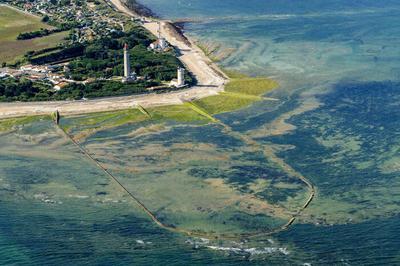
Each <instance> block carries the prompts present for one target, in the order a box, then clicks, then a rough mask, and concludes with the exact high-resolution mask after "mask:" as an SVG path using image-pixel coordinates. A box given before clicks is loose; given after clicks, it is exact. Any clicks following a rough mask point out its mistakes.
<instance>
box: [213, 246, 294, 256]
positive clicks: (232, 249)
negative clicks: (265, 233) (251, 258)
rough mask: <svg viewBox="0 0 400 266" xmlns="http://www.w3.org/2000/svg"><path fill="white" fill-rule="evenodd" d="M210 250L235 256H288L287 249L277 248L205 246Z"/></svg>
mask: <svg viewBox="0 0 400 266" xmlns="http://www.w3.org/2000/svg"><path fill="white" fill-rule="evenodd" d="M206 247H207V248H209V249H212V250H219V251H229V252H233V253H237V254H243V253H247V254H250V255H263V254H273V253H281V254H283V255H289V254H290V252H289V251H288V250H287V248H277V247H264V248H235V247H221V246H206Z"/></svg>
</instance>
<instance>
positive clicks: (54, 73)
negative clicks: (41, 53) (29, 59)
mask: <svg viewBox="0 0 400 266" xmlns="http://www.w3.org/2000/svg"><path fill="white" fill-rule="evenodd" d="M67 68H68V67H67V65H66V64H59V65H23V66H21V67H20V68H19V69H13V68H8V67H4V68H0V79H3V78H8V77H12V78H21V77H25V78H27V79H29V80H32V81H43V82H48V83H49V84H52V85H53V89H54V90H56V91H57V90H60V89H62V88H63V87H65V86H67V85H68V84H69V83H73V82H76V81H74V80H70V79H67V78H65V76H64V75H63V74H60V73H59V71H60V70H64V71H65V70H67Z"/></svg>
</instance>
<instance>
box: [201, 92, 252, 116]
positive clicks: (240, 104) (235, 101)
mask: <svg viewBox="0 0 400 266" xmlns="http://www.w3.org/2000/svg"><path fill="white" fill-rule="evenodd" d="M253 102H254V100H250V99H248V98H239V97H232V96H229V95H216V96H210V97H207V98H204V99H201V100H197V101H195V102H194V103H195V104H196V105H197V106H199V107H200V108H202V109H203V110H205V111H206V112H208V113H209V114H210V115H215V114H220V113H225V112H232V111H235V110H238V109H241V108H244V107H247V106H249V105H250V104H252V103H253Z"/></svg>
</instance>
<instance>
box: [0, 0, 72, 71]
mask: <svg viewBox="0 0 400 266" xmlns="http://www.w3.org/2000/svg"><path fill="white" fill-rule="evenodd" d="M41 28H47V29H51V28H52V27H51V26H49V25H47V24H45V23H43V22H41V18H40V17H37V16H33V15H30V14H27V13H24V12H22V11H19V10H16V9H14V8H11V7H8V6H4V5H0V63H2V62H13V61H15V60H17V59H21V58H22V56H23V55H24V54H25V53H26V52H28V51H33V50H40V49H45V48H49V47H53V46H56V45H57V44H59V43H60V42H62V41H63V39H64V38H65V37H66V36H67V34H68V32H59V33H56V34H51V35H49V36H46V37H42V38H35V39H31V40H17V36H18V34H20V33H21V32H29V31H36V30H40V29H41Z"/></svg>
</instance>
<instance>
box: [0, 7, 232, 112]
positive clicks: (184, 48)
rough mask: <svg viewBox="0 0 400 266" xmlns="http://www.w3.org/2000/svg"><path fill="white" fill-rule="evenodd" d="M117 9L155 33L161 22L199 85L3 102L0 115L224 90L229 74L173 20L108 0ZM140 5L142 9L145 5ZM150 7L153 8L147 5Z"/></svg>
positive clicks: (150, 102) (171, 101)
mask: <svg viewBox="0 0 400 266" xmlns="http://www.w3.org/2000/svg"><path fill="white" fill-rule="evenodd" d="M106 1H108V2H109V4H111V5H112V6H113V7H115V8H116V10H117V12H121V13H123V14H125V15H127V16H130V17H133V18H143V19H144V23H143V25H142V26H143V27H144V28H145V29H147V30H148V31H149V32H151V33H152V34H153V35H155V36H157V34H158V23H159V22H160V24H161V34H162V36H163V37H164V38H166V40H167V41H168V42H169V43H170V44H171V45H172V46H174V47H175V48H176V49H177V50H178V51H179V53H180V55H179V56H178V57H177V58H178V59H179V60H180V61H181V62H182V63H183V65H184V66H185V67H186V68H187V70H188V71H190V72H191V73H192V74H193V76H194V77H195V78H196V80H197V84H196V85H195V86H193V87H190V88H188V89H185V90H179V91H173V92H167V93H162V94H155V93H153V94H135V95H129V96H115V97H106V98H96V99H92V100H87V101H84V100H66V101H47V102H11V103H0V118H1V119H2V118H13V117H22V116H33V115H48V114H52V113H53V112H55V111H59V112H60V113H61V114H68V115H76V114H86V113H96V112H106V111H113V110H123V109H129V108H136V107H137V106H139V105H140V106H143V107H145V108H146V107H154V106H166V105H175V104H183V103H184V102H186V101H192V100H197V99H201V98H205V97H209V96H215V95H218V94H219V93H220V92H222V91H224V86H225V84H226V82H227V81H228V80H229V77H228V76H227V75H226V74H225V73H224V72H223V71H222V70H221V69H220V68H219V67H218V66H217V65H216V64H215V63H214V62H212V60H211V59H210V58H208V57H207V56H206V55H205V54H204V53H203V51H201V49H200V48H199V47H198V46H197V45H196V44H195V43H194V42H193V41H192V40H190V39H189V38H187V37H186V36H185V35H184V34H183V33H182V32H181V31H180V30H179V29H178V28H177V27H176V26H175V25H174V24H173V23H172V22H171V21H168V20H158V19H155V18H153V17H144V16H141V15H140V14H139V13H138V10H131V9H129V8H128V7H127V6H125V4H124V3H123V2H122V1H121V0H106ZM134 3H135V4H137V6H138V8H139V7H140V10H144V9H143V8H146V7H142V5H140V4H138V3H137V2H136V1H134ZM146 9H147V10H150V9H148V8H146Z"/></svg>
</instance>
